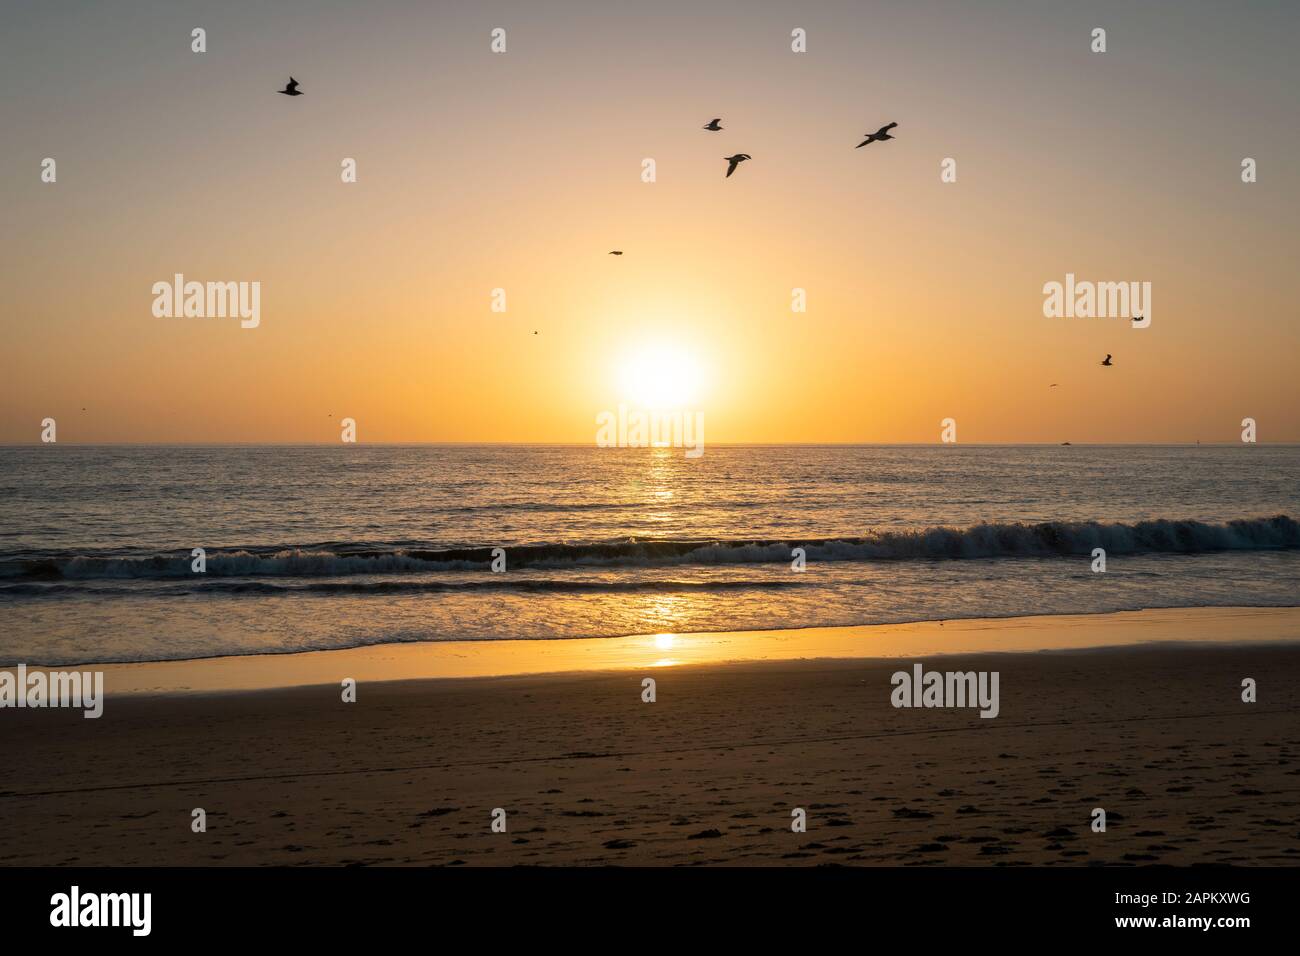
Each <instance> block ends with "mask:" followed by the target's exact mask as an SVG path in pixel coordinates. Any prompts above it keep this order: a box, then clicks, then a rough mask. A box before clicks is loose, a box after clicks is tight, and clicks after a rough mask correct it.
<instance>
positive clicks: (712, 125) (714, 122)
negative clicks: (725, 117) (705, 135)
mask: <svg viewBox="0 0 1300 956" xmlns="http://www.w3.org/2000/svg"><path fill="white" fill-rule="evenodd" d="M720 122H722V117H721V116H715V117H714V118H713V119H711V120H709V122H708V125H707V126H703V127H701V129H707V130H709V131H710V132H712V133H716V132H717V131H718V130H720V129H722V127H721V126H719V125H718V124H719V123H720Z"/></svg>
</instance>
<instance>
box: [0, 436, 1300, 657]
mask: <svg viewBox="0 0 1300 956" xmlns="http://www.w3.org/2000/svg"><path fill="white" fill-rule="evenodd" d="M1298 479H1300V446H1291V445H1285V446H1284V445H1239V446H1236V445H1235V446H1228V445H1214V446H1208V445H1207V446H1129V445H1125V446H1086V445H1075V446H1069V447H1055V446H1051V447H1049V446H963V445H947V446H942V445H941V446H788V445H787V446H757V447H744V446H712V445H711V446H709V447H708V448H707V451H706V453H705V454H704V455H703V457H700V458H696V459H688V458H686V457H685V456H684V455H683V454H682V450H681V449H669V448H663V449H650V448H647V449H608V448H593V447H585V446H534V445H520V446H509V445H491V446H486V445H485V446H465V445H454V446H440V445H391V446H380V445H342V444H340V445H338V446H155V447H150V446H114V447H92V446H67V445H42V446H8V447H3V448H0V619H2V620H3V621H4V627H3V629H0V666H5V665H12V664H17V663H27V664H32V665H63V664H83V663H96V662H110V661H138V660H172V659H189V658H201V657H213V656H222V655H239V654H261V653H283V652H290V651H302V650H325V649H331V648H344V647H357V646H364V645H374V644H384V643H392V642H411V641H451V640H501V639H507V638H529V639H553V638H569V637H614V636H623V635H629V634H655V633H665V632H679V633H680V632H691V631H723V630H740V629H781V628H799V627H810V626H825V625H847V624H872V623H891V622H905V621H924V620H950V619H956V618H976V617H1008V616H1021V615H1037V614H1080V613H1095V612H1105V611H1120V610H1136V609H1140V608H1151V607H1197V606H1288V605H1294V604H1296V603H1297V600H1296V596H1297V583H1298V582H1300V524H1298V523H1297V517H1300V480H1298ZM1098 547H1100V548H1103V549H1105V552H1106V569H1105V571H1104V572H1097V571H1094V570H1093V566H1094V563H1095V562H1094V558H1093V550H1094V549H1095V548H1098ZM498 548H499V549H502V552H504V555H503V557H504V566H505V570H504V571H499V572H498V571H493V570H492V565H493V557H494V550H493V549H498ZM796 548H801V549H802V551H803V555H804V562H805V566H804V569H803V570H802V571H797V570H795V568H794V564H795V555H794V549H796ZM194 549H203V560H204V561H205V565H206V566H205V570H203V571H202V573H198V572H196V571H195V570H193V568H194V567H195V561H196V558H195V556H194ZM496 554H497V555H498V561H497V563H498V565H500V556H501V552H496ZM1234 636H1235V635H1226V634H1225V635H1224V637H1225V640H1227V639H1231V638H1232V637H1234ZM864 653H870V648H869V647H864Z"/></svg>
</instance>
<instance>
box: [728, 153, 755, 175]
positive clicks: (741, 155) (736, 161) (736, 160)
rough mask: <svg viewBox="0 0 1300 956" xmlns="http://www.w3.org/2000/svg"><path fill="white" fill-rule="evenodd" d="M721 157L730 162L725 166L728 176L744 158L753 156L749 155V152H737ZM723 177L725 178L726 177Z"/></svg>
mask: <svg viewBox="0 0 1300 956" xmlns="http://www.w3.org/2000/svg"><path fill="white" fill-rule="evenodd" d="M722 158H723V159H725V160H726V161H727V162H728V163H729V164H730V165H729V166H728V167H727V176H730V175H731V174H732V173H734V172H735V171H736V167H737V166H739V165H740V164H741V163H743V162H744V161H745V160H747V159H752V158H753V157H752V156H750V155H749V153H737V154H736V155H735V156H723V157H722ZM723 178H724V179H725V178H726V177H723Z"/></svg>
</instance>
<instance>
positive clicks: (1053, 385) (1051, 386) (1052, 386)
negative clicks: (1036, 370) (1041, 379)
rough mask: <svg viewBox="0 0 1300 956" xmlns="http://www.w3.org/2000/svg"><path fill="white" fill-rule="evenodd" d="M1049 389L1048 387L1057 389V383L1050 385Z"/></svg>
mask: <svg viewBox="0 0 1300 956" xmlns="http://www.w3.org/2000/svg"><path fill="white" fill-rule="evenodd" d="M1047 387H1048V388H1056V383H1055V382H1053V383H1052V384H1051V385H1049V386H1047Z"/></svg>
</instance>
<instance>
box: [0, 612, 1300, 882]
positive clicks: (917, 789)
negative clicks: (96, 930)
mask: <svg viewBox="0 0 1300 956" xmlns="http://www.w3.org/2000/svg"><path fill="white" fill-rule="evenodd" d="M1035 623H1037V624H1041V623H1042V622H1041V621H1038V622H1035ZM1220 623H1222V622H1220ZM1023 630H1025V631H1027V632H1029V633H1038V632H1039V631H1040V630H1041V628H1039V627H1032V626H1026V627H1025V628H1023ZM1235 633H1238V634H1241V635H1243V638H1244V640H1243V641H1241V642H1239V643H1237V644H1222V643H1216V642H1211V641H1202V642H1200V643H1172V642H1167V643H1158V642H1155V643H1147V644H1143V645H1132V644H1122V645H1121V644H1116V645H1113V646H1112V647H1111V648H1110V649H1108V650H1104V651H1103V652H1101V653H1068V652H1067V653H1046V654H1045V653H1035V652H1007V653H998V654H997V656H996V657H994V658H991V657H990V656H989V655H987V654H973V655H962V654H955V655H952V656H949V657H947V659H946V660H945V662H944V664H945V665H946V669H957V670H963V671H964V670H971V669H983V668H985V667H989V668H991V669H992V670H996V671H997V672H999V673H1000V684H999V686H1000V702H999V703H1000V710H999V713H998V716H997V717H996V718H995V719H984V718H983V717H982V716H981V713H980V711H979V710H978V709H977V708H976V707H972V706H964V707H963V706H955V707H954V706H944V707H929V706H925V707H921V708H918V707H916V706H914V705H913V706H911V707H896V706H894V705H893V703H892V691H893V680H892V672H894V671H896V670H897V669H898V662H897V661H889V660H875V661H863V660H856V659H853V660H828V659H820V660H794V659H788V660H765V661H751V662H749V663H739V664H722V663H715V664H698V665H693V666H683V667H664V668H660V669H659V670H657V671H650V672H649V673H652V674H653V675H654V678H655V680H656V683H657V699H656V700H653V701H647V700H646V698H645V697H644V686H645V685H644V683H643V682H644V679H645V677H646V676H647V671H645V670H640V671H637V670H630V671H615V672H595V671H593V672H586V673H571V674H568V675H567V676H566V675H563V674H559V673H553V674H543V675H538V676H506V677H482V678H477V679H465V680H462V679H436V678H435V679H405V680H390V681H381V682H378V683H365V682H364V680H363V681H362V682H361V683H360V684H359V688H358V694H357V696H356V699H355V702H353V703H348V702H345V701H344V700H341V697H340V691H339V686H338V684H337V683H336V684H334V685H333V686H329V685H328V684H326V685H322V686H300V687H289V688H284V689H279V690H273V689H264V690H258V691H256V692H251V691H250V692H244V693H212V694H203V693H190V694H156V695H148V694H135V695H131V694H125V695H121V696H119V697H117V698H115V699H111V700H109V702H108V705H107V707H106V708H105V711H104V714H103V716H102V718H101V719H98V720H85V719H83V718H82V715H81V714H80V713H79V712H77V711H76V710H70V709H58V710H52V709H25V710H17V711H5V712H4V713H3V714H0V719H3V720H6V721H8V722H9V724H10V727H9V729H10V730H11V731H12V733H11V734H10V735H9V738H8V740H7V743H8V744H9V751H7V753H6V756H7V758H8V759H9V761H10V762H11V765H13V766H16V767H22V768H29V769H28V770H27V771H25V772H24V773H22V774H20V775H14V779H12V780H11V781H7V782H6V783H5V785H4V787H3V788H2V789H0V846H4V847H5V851H4V853H3V857H2V858H0V865H3V866H33V865H43V866H49V865H68V866H104V865H112V866H213V865H216V866H231V865H236V866H260V865H275V866H288V865H293V866H304V865H305V866H369V865H379V866H401V865H410V866H428V865H449V866H461V865H470V866H475V865H486V866H512V865H538V864H541V865H611V864H613V865H624V866H627V865H630V866H682V865H684V866H699V865H706V866H708V865H712V866H737V865H741V866H768V865H779V866H785V865H818V864H831V863H835V864H842V865H869V866H927V865H930V866H932V865H936V864H938V865H944V866H953V865H956V866H1017V865H1026V864H1028V865H1043V866H1098V865H1104V866H1131V865H1141V864H1156V863H1159V864H1172V865H1175V866H1189V865H1194V864H1202V865H1203V864H1216V865H1239V866H1279V865H1283V866H1286V865H1290V866H1294V865H1296V863H1297V861H1300V843H1298V842H1297V838H1296V835H1295V834H1296V829H1295V824H1294V822H1293V821H1294V819H1295V814H1296V810H1297V806H1300V803H1298V799H1300V798H1298V796H1297V795H1298V794H1300V779H1298V778H1300V749H1298V748H1297V746H1296V743H1295V742H1296V741H1297V740H1298V739H1300V736H1298V734H1297V730H1298V729H1300V690H1297V688H1300V644H1297V643H1295V642H1291V643H1286V644H1271V645H1265V646H1261V645H1259V644H1255V643H1253V642H1254V641H1255V640H1256V638H1257V637H1258V636H1259V634H1260V632H1258V631H1256V630H1255V629H1250V630H1239V631H1235ZM1292 633H1293V632H1292ZM859 653H861V651H860V650H859ZM927 663H930V664H932V665H933V663H934V662H930V661H927ZM334 674H338V670H337V669H335V670H334ZM1246 677H1249V678H1252V679H1257V680H1258V685H1259V696H1258V702H1257V703H1256V702H1253V701H1248V700H1245V699H1243V696H1242V686H1243V684H1242V681H1243V678H1246ZM51 754H56V755H57V756H58V759H57V760H52V759H50V755H51ZM1097 808H1102V809H1104V811H1105V813H1106V815H1107V825H1106V829H1105V830H1104V831H1102V832H1099V831H1097V830H1095V829H1094V828H1093V827H1092V823H1093V821H1094V814H1095V811H1096V809H1097ZM200 809H201V810H202V812H203V815H204V819H205V821H206V829H204V830H202V831H197V830H194V829H193V828H192V826H191V824H192V820H193V818H194V815H195V813H196V810H200ZM798 809H802V810H804V811H805V812H806V823H807V827H806V832H804V831H796V830H792V825H791V820H792V812H793V811H795V810H798ZM502 813H504V814H505V815H506V816H505V817H501V819H502V820H503V821H504V820H506V818H507V817H508V827H507V828H506V829H504V830H501V829H494V828H493V822H494V818H495V817H497V816H498V815H499V814H502ZM51 833H57V834H58V835H59V839H58V840H57V841H51V840H50V839H49V834H51Z"/></svg>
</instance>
